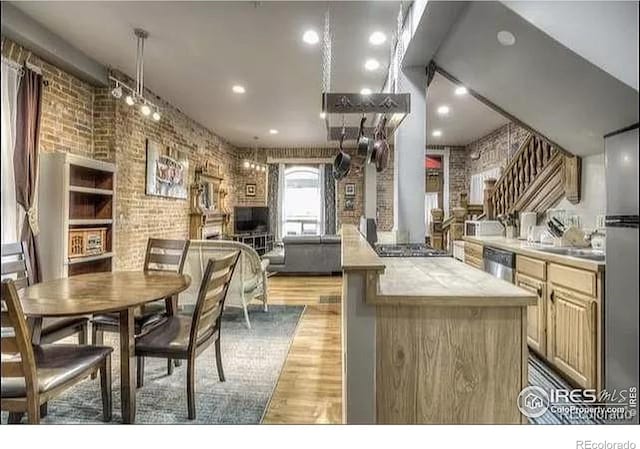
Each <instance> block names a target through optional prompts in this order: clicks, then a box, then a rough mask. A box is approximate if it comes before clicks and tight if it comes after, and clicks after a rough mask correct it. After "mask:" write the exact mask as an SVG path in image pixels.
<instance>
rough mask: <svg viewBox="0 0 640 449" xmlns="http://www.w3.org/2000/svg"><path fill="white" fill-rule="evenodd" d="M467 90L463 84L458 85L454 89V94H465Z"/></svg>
mask: <svg viewBox="0 0 640 449" xmlns="http://www.w3.org/2000/svg"><path fill="white" fill-rule="evenodd" d="M468 92H469V91H468V90H467V88H466V87H464V86H458V87H456V90H455V94H456V95H467V93H468Z"/></svg>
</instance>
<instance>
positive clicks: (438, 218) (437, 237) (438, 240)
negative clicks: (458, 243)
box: [430, 209, 444, 249]
mask: <svg viewBox="0 0 640 449" xmlns="http://www.w3.org/2000/svg"><path fill="white" fill-rule="evenodd" d="M443 219H444V211H443V210H442V209H431V242H430V244H431V246H432V247H434V248H436V249H443V240H444V235H443V231H442V220H443Z"/></svg>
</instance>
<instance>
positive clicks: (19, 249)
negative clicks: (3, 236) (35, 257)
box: [1, 242, 33, 290]
mask: <svg viewBox="0 0 640 449" xmlns="http://www.w3.org/2000/svg"><path fill="white" fill-rule="evenodd" d="M1 252H2V275H1V276H2V279H7V278H9V279H13V281H14V282H15V287H16V289H17V290H22V289H24V288H26V287H28V286H29V285H31V284H33V273H32V272H31V259H30V258H29V250H28V248H27V244H26V242H17V243H3V244H2V249H1Z"/></svg>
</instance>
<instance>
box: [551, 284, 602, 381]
mask: <svg viewBox="0 0 640 449" xmlns="http://www.w3.org/2000/svg"><path fill="white" fill-rule="evenodd" d="M548 306H549V307H548V325H547V338H548V341H547V358H548V359H549V360H550V361H551V363H553V364H554V365H555V366H556V367H557V368H558V369H559V370H561V371H562V372H563V373H564V374H566V375H567V376H568V377H570V378H571V379H573V380H574V381H575V382H576V383H577V384H578V385H580V386H581V387H583V388H596V359H597V355H596V299H595V298H593V297H590V296H586V295H583V294H580V293H577V292H574V291H572V290H569V289H566V288H562V287H558V286H557V285H555V284H553V283H549V301H548Z"/></svg>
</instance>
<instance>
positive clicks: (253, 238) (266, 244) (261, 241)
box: [228, 232, 273, 256]
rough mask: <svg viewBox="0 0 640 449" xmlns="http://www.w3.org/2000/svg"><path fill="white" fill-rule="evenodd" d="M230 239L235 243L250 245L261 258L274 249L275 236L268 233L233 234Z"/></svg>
mask: <svg viewBox="0 0 640 449" xmlns="http://www.w3.org/2000/svg"><path fill="white" fill-rule="evenodd" d="M228 237H229V239H230V240H233V241H234V242H240V243H244V244H245V245H249V246H250V247H252V248H253V249H254V250H256V252H257V253H258V255H260V256H262V255H264V254H265V253H268V252H269V251H271V250H272V249H273V234H269V233H268V232H243V233H242V234H231V235H229V236H228Z"/></svg>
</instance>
